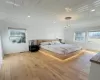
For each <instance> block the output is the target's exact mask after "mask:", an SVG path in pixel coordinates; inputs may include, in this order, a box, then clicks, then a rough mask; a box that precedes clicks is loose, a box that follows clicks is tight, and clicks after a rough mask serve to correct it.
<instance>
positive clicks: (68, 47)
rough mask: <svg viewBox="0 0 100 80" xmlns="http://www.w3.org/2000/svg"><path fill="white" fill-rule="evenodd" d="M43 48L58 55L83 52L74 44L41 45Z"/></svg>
mask: <svg viewBox="0 0 100 80" xmlns="http://www.w3.org/2000/svg"><path fill="white" fill-rule="evenodd" d="M41 48H43V49H46V50H49V51H52V52H55V53H58V54H65V55H66V54H68V53H71V52H74V51H77V50H81V47H79V46H77V45H74V44H54V45H41Z"/></svg>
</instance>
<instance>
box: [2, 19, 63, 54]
mask: <svg viewBox="0 0 100 80" xmlns="http://www.w3.org/2000/svg"><path fill="white" fill-rule="evenodd" d="M8 27H12V28H13V27H14V28H25V29H27V42H26V43H22V44H16V43H11V42H10V41H9V35H8ZM0 30H1V36H2V43H3V52H4V54H9V53H17V52H24V51H28V50H29V49H28V41H29V40H34V39H56V38H61V39H62V38H63V37H64V36H63V28H62V27H61V26H58V25H49V26H48V24H42V25H41V24H33V25H25V24H20V23H15V22H12V21H6V20H1V21H0Z"/></svg>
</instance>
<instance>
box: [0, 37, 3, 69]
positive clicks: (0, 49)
mask: <svg viewBox="0 0 100 80" xmlns="http://www.w3.org/2000/svg"><path fill="white" fill-rule="evenodd" d="M2 59H3V52H2V44H1V36H0V67H1V64H2Z"/></svg>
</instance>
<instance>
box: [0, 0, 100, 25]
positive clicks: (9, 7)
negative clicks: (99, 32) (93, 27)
mask: <svg viewBox="0 0 100 80" xmlns="http://www.w3.org/2000/svg"><path fill="white" fill-rule="evenodd" d="M65 8H70V9H72V11H70V12H67V11H66V10H65ZM92 9H95V11H94V12H91V10H92ZM28 15H30V16H31V17H30V18H28V17H27V16H28ZM66 16H71V17H72V23H73V24H74V25H76V24H78V25H79V24H90V23H91V22H93V21H96V20H99V18H100V0H0V19H8V20H12V21H16V22H20V23H25V24H27V25H30V24H31V25H32V24H33V22H35V23H38V22H41V23H43V22H44V23H45V22H47V23H53V22H56V23H65V19H64V18H65V17H66ZM95 24H96V23H95Z"/></svg>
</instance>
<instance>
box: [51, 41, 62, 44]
mask: <svg viewBox="0 0 100 80" xmlns="http://www.w3.org/2000/svg"><path fill="white" fill-rule="evenodd" d="M51 44H61V43H60V42H59V41H52V42H51Z"/></svg>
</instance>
